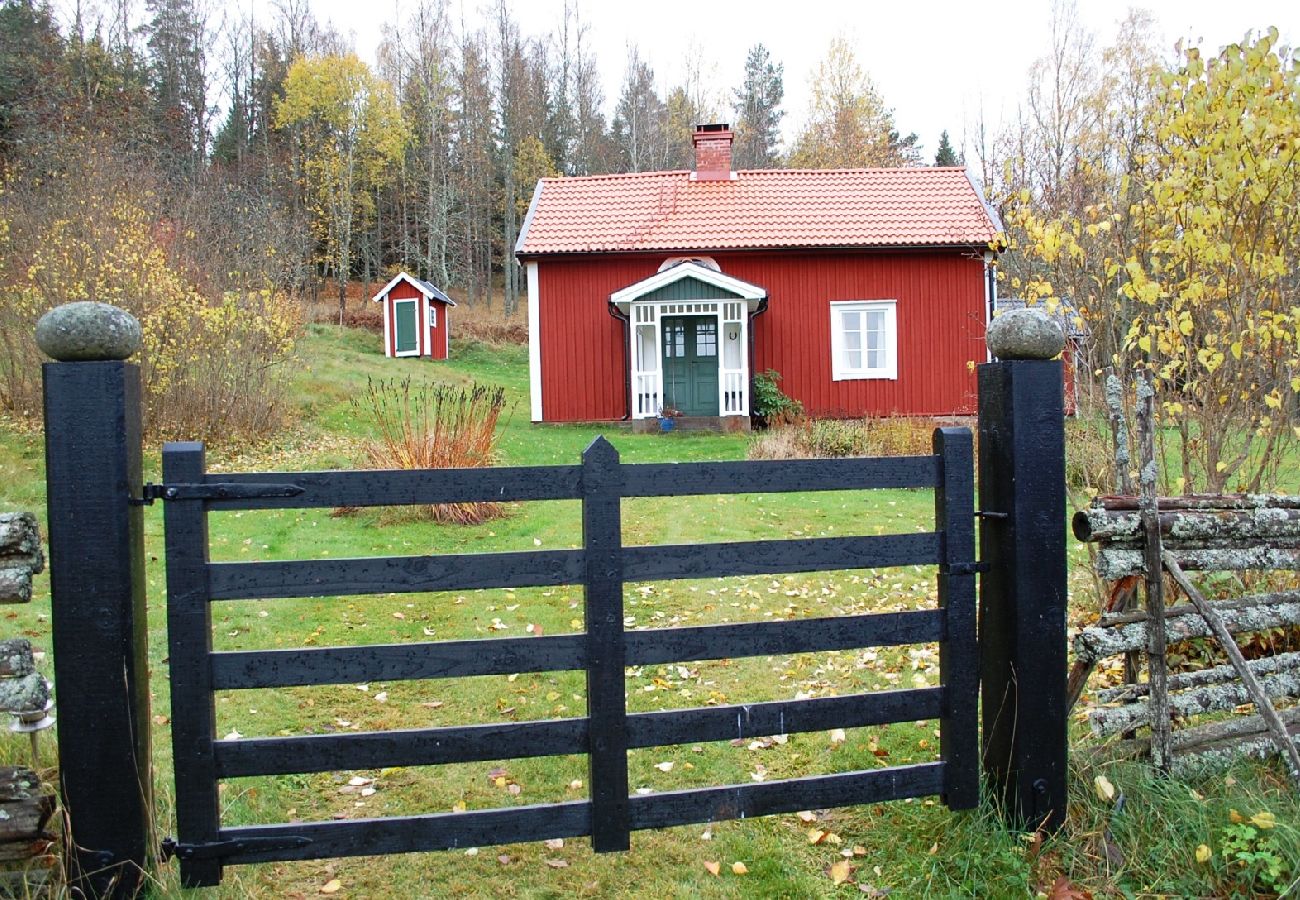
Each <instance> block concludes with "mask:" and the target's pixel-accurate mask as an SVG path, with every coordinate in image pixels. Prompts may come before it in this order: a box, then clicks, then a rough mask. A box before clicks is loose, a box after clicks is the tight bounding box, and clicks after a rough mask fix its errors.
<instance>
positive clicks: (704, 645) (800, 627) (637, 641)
mask: <svg viewBox="0 0 1300 900" xmlns="http://www.w3.org/2000/svg"><path fill="white" fill-rule="evenodd" d="M946 637H947V636H946V633H945V629H944V614H943V612H942V611H941V610H937V609H921V610H913V611H910V612H897V613H869V614H867V615H861V616H827V617H824V618H819V619H788V620H782V621H777V622H741V623H738V624H734V625H698V626H694V627H690V628H653V629H648V630H646V631H628V632H626V633H625V634H624V640H625V641H626V642H627V664H628V665H629V666H649V665H657V664H659V663H671V662H687V661H688V660H696V659H733V658H739V657H744V656H775V655H779V654H786V653H808V652H813V651H819V650H849V649H853V648H855V647H894V646H898V645H900V644H924V643H927V642H929V641H942V640H946Z"/></svg>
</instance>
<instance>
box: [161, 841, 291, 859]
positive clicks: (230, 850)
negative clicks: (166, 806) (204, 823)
mask: <svg viewBox="0 0 1300 900" xmlns="http://www.w3.org/2000/svg"><path fill="white" fill-rule="evenodd" d="M310 843H311V838H305V837H301V836H299V835H289V836H286V837H246V838H238V839H235V840H229V841H209V842H208V843H205V844H183V843H181V842H180V841H178V840H176V839H175V838H170V837H169V838H163V842H162V861H163V862H167V861H169V860H170V859H171V858H172V857H175V858H176V859H181V860H196V859H223V858H225V857H227V856H234V855H235V854H236V853H243V852H245V851H249V852H262V851H266V850H293V849H295V848H297V847H306V846H307V845H308V844H310Z"/></svg>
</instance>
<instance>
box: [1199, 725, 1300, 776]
mask: <svg viewBox="0 0 1300 900" xmlns="http://www.w3.org/2000/svg"><path fill="white" fill-rule="evenodd" d="M1290 711H1291V710H1288V712H1290ZM1251 718H1252V719H1254V720H1255V721H1256V722H1257V723H1258V724H1259V725H1260V728H1259V730H1258V731H1255V732H1253V733H1251V734H1249V735H1240V736H1234V737H1230V738H1226V739H1224V740H1222V741H1214V742H1209V743H1205V744H1201V745H1197V746H1193V747H1188V748H1187V749H1186V750H1185V751H1184V752H1183V753H1181V754H1179V755H1178V756H1175V757H1174V767H1173V773H1174V774H1175V775H1177V776H1179V777H1187V776H1193V775H1200V774H1203V773H1205V772H1210V771H1215V770H1218V769H1226V768H1227V767H1228V766H1230V765H1231V764H1232V763H1233V762H1235V761H1237V760H1239V759H1241V758H1242V757H1249V758H1252V759H1268V758H1269V757H1271V756H1276V755H1277V754H1278V753H1279V752H1280V748H1279V747H1278V745H1277V741H1276V740H1275V739H1274V738H1273V735H1272V734H1270V733H1269V731H1268V728H1267V726H1265V725H1264V723H1263V721H1262V720H1260V718H1259V717H1258V716H1251ZM1287 730H1288V732H1289V734H1290V737H1291V743H1292V744H1293V745H1294V746H1296V747H1297V748H1300V733H1298V732H1300V725H1291V726H1290V727H1288V729H1287Z"/></svg>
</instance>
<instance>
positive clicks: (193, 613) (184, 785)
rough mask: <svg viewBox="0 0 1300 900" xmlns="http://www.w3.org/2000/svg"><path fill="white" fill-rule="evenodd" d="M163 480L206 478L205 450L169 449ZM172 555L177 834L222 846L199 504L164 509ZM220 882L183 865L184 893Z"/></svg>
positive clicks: (203, 518)
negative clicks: (217, 840)
mask: <svg viewBox="0 0 1300 900" xmlns="http://www.w3.org/2000/svg"><path fill="white" fill-rule="evenodd" d="M162 469H163V479H164V480H170V481H173V482H198V481H201V480H202V478H203V469H204V453H203V445H202V444H193V443H175V444H165V445H164V446H163V453H162ZM163 522H164V534H165V536H166V550H167V640H168V648H167V650H168V657H169V659H168V666H169V668H170V670H171V709H172V722H171V730H172V758H173V764H172V765H173V769H174V771H175V773H176V831H177V837H178V838H179V839H180V840H181V841H184V842H186V843H207V842H210V841H214V840H216V839H217V832H218V830H219V829H220V827H221V806H220V799H219V797H218V794H217V773H216V761H215V759H214V756H213V749H212V745H213V741H214V740H215V739H216V730H217V720H216V703H215V701H214V699H213V696H212V669H211V667H210V666H209V665H208V659H209V656H210V654H211V653H212V604H211V603H209V602H208V600H209V597H210V588H209V584H208V573H209V572H210V571H211V567H210V566H209V564H208V514H207V510H206V509H205V506H204V501H202V500H175V501H168V503H167V504H166V505H165V506H164V507H163ZM220 881H221V861H220V860H213V859H200V860H182V861H181V882H182V884H184V885H185V886H186V887H200V886H207V885H215V884H217V883H219V882H220Z"/></svg>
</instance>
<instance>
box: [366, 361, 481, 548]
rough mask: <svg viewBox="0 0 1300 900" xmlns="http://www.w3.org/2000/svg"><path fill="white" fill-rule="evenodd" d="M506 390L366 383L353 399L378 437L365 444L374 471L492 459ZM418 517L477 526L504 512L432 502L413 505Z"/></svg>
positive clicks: (406, 382) (449, 466) (401, 382)
mask: <svg viewBox="0 0 1300 900" xmlns="http://www.w3.org/2000/svg"><path fill="white" fill-rule="evenodd" d="M505 405H506V392H505V388H502V387H495V386H491V385H483V384H478V383H477V382H475V383H473V384H470V385H468V386H459V387H458V386H454V385H448V384H438V385H431V384H424V383H421V384H415V383H413V382H412V380H411V378H409V377H407V378H403V379H401V380H398V379H395V378H394V379H379V380H375V379H372V378H367V379H366V389H365V391H364V392H363V393H362V394H361V396H360V397H359V398H354V399H353V400H352V406H353V408H354V409H355V410H357V412H359V413H360V414H361V415H363V416H364V417H366V418H368V419H369V420H370V421H371V423H372V424H373V425H374V428H375V432H376V434H377V435H378V436H377V437H375V438H372V439H371V440H369V441H367V442H366V443H365V445H364V452H365V455H366V462H367V463H368V464H369V465H370V466H371V467H373V468H377V469H392V468H397V469H465V468H481V467H485V466H490V465H492V463H493V462H495V461H496V441H497V422H498V420H500V418H501V414H502V412H503V411H504V410H505ZM414 509H417V510H418V514H419V516H420V517H421V518H424V519H429V520H432V521H434V522H439V523H444V524H446V523H454V524H457V525H477V524H479V523H480V522H486V521H487V520H489V519H495V518H498V517H500V516H502V515H504V514H505V512H504V509H503V507H502V506H501V504H499V503H437V504H433V505H429V506H422V507H414Z"/></svg>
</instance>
